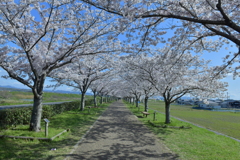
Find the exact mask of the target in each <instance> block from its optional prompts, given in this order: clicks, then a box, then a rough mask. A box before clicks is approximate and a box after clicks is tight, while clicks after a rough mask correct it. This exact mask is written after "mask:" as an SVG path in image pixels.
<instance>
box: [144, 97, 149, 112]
mask: <svg viewBox="0 0 240 160" xmlns="http://www.w3.org/2000/svg"><path fill="white" fill-rule="evenodd" d="M144 106H145V109H144V111H145V112H148V97H145V99H144Z"/></svg>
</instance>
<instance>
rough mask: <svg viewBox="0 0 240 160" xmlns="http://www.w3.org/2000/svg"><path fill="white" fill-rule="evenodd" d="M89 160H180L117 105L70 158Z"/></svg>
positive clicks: (123, 108)
mask: <svg viewBox="0 0 240 160" xmlns="http://www.w3.org/2000/svg"><path fill="white" fill-rule="evenodd" d="M66 159H68V160H72V159H78V160H79V159H81V160H82V159H89V160H112V159H115V160H135V159H137V160H160V159H179V158H178V156H177V155H176V154H173V153H172V152H171V151H170V150H169V149H167V148H166V147H165V146H164V145H163V144H161V143H160V142H159V140H157V138H156V136H155V135H154V134H153V133H152V132H150V131H149V130H148V129H147V128H146V127H145V126H144V125H143V124H142V123H141V122H140V121H138V119H137V118H136V117H135V116H134V115H133V114H132V113H131V112H130V111H129V110H128V109H127V108H126V107H125V106H124V104H123V103H122V102H121V101H117V102H114V103H113V104H112V105H111V106H110V107H109V108H108V109H107V110H106V111H105V112H104V113H103V115H102V116H101V117H100V118H99V119H98V121H97V122H96V123H95V124H94V126H93V127H92V128H91V130H90V131H89V132H88V134H87V135H86V136H85V138H84V139H83V140H82V141H81V142H80V144H79V145H78V147H77V148H76V149H75V151H74V152H73V153H72V154H70V155H68V157H67V158H66Z"/></svg>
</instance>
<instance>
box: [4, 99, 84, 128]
mask: <svg viewBox="0 0 240 160" xmlns="http://www.w3.org/2000/svg"><path fill="white" fill-rule="evenodd" d="M79 105H80V102H79V101H75V102H68V103H62V104H54V105H44V106H43V111H42V118H48V119H50V118H51V117H53V116H55V115H56V114H61V113H63V112H65V111H70V110H77V109H78V108H79ZM31 113H32V107H21V108H10V109H4V110H0V129H7V128H9V127H10V126H13V125H15V126H16V125H22V124H29V122H30V118H31Z"/></svg>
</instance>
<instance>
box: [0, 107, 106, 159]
mask: <svg viewBox="0 0 240 160" xmlns="http://www.w3.org/2000/svg"><path fill="white" fill-rule="evenodd" d="M108 105H109V104H104V105H102V106H101V107H100V108H91V111H90V114H88V110H87V109H86V110H85V111H83V112H79V111H69V112H65V113H63V114H60V115H56V116H54V117H52V118H51V119H49V120H50V123H49V129H48V130H49V136H48V137H49V138H50V137H52V136H54V135H56V134H58V133H60V132H62V131H63V130H65V129H70V131H69V132H65V133H63V134H62V135H61V136H60V137H59V138H56V139H54V140H53V141H51V142H41V141H38V140H33V141H30V140H23V139H10V138H4V139H0V159H14V160H15V159H24V160H25V159H26V160H35V159H41V160H42V159H64V158H65V156H66V155H67V154H69V153H70V152H71V150H72V149H73V146H74V145H75V144H76V143H77V141H79V140H80V138H81V137H82V136H83V135H84V134H85V133H86V131H87V130H88V129H89V127H90V126H91V125H92V124H93V123H94V122H95V121H96V119H97V118H98V117H99V115H100V114H101V113H102V112H103V111H104V110H105V109H106V108H107V106H108ZM27 128H28V126H17V129H19V130H12V129H10V130H7V131H4V132H2V133H0V134H5V135H7V134H8V135H15V136H17V135H19V136H20V135H21V136H31V137H44V133H45V132H44V122H42V131H41V132H39V133H35V132H29V131H28V130H27ZM52 148H56V150H55V151H54V150H51V149H52Z"/></svg>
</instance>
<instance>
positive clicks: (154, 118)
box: [153, 111, 156, 121]
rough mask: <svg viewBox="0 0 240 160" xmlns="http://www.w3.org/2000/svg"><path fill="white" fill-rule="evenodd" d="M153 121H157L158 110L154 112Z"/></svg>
mask: <svg viewBox="0 0 240 160" xmlns="http://www.w3.org/2000/svg"><path fill="white" fill-rule="evenodd" d="M153 121H156V111H155V112H154V113H153Z"/></svg>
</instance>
